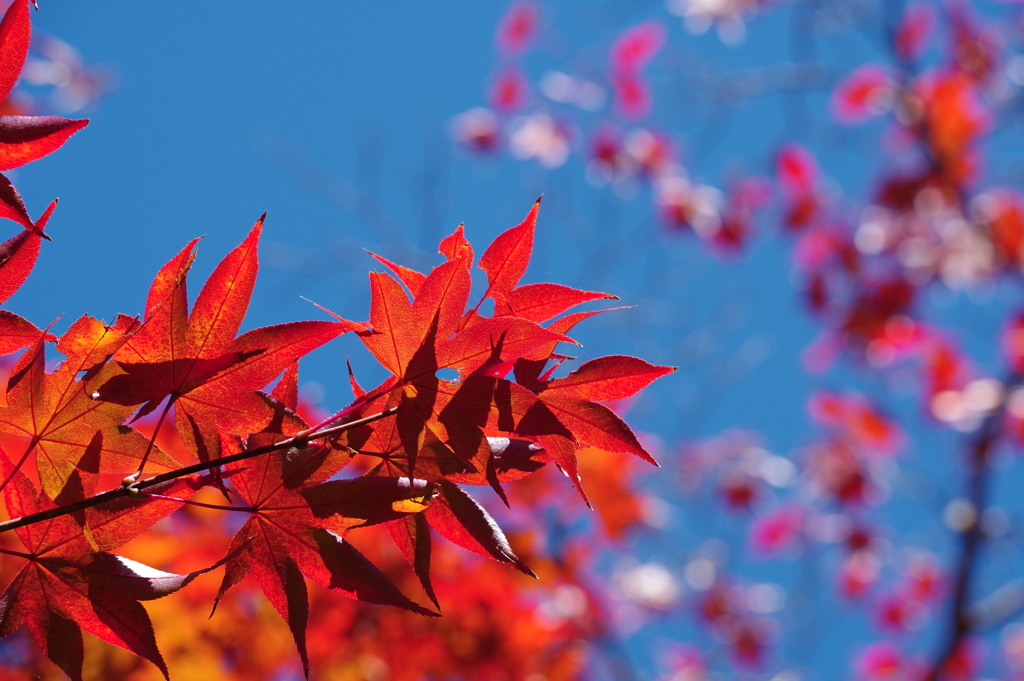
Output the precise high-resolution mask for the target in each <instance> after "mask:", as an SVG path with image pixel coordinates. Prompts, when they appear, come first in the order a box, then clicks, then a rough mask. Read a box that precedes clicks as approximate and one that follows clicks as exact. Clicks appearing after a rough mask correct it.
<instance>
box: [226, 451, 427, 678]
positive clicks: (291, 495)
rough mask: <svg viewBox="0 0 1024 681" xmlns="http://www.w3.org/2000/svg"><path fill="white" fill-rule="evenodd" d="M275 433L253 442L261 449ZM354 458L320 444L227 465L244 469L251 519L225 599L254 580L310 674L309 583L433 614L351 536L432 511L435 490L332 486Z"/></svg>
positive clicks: (399, 485) (364, 482)
mask: <svg viewBox="0 0 1024 681" xmlns="http://www.w3.org/2000/svg"><path fill="white" fill-rule="evenodd" d="M277 437H279V436H277V435H275V434H258V435H254V436H251V437H250V438H249V441H248V443H247V444H248V446H249V447H250V448H252V447H259V446H261V445H263V444H266V443H268V442H269V441H273V440H274V439H276V438H277ZM349 458H350V455H349V454H347V453H343V452H341V451H339V450H334V449H331V448H329V447H323V446H313V447H308V448H305V449H300V450H295V449H293V450H289V451H287V452H275V453H272V454H269V455H264V456H260V457H257V458H255V459H251V460H249V461H246V462H245V465H244V468H243V467H242V466H239V465H238V464H232V465H231V466H229V467H226V468H227V469H228V470H241V472H240V473H238V474H236V475H234V476H233V477H232V478H231V483H232V485H233V487H234V488H235V490H237V492H238V494H239V495H240V496H241V497H242V499H243V500H244V501H245V502H246V504H247V506H245V507H242V508H241V509H240V510H242V511H244V512H246V513H248V514H249V518H248V519H247V520H246V521H245V523H244V524H243V525H242V527H241V529H239V530H238V532H237V533H236V534H235V538H234V539H233V540H232V544H231V551H234V552H237V555H235V557H233V558H231V559H230V560H229V561H228V564H227V569H226V571H225V574H224V580H223V582H222V583H221V587H220V591H219V593H218V595H217V600H220V599H221V598H222V597H223V596H224V594H225V593H226V592H227V591H228V589H230V588H231V587H232V586H233V585H235V584H237V583H238V582H239V581H241V580H242V579H243V578H244V577H245V576H246V575H247V574H250V573H251V574H252V575H253V576H254V577H255V578H256V581H257V582H258V583H259V585H260V588H261V589H262V590H263V593H264V594H266V596H267V598H268V599H269V600H270V602H271V604H272V605H273V606H274V608H275V609H276V610H277V611H278V613H280V614H281V616H282V617H283V618H284V619H285V621H286V622H287V623H288V626H289V628H290V629H291V631H292V635H293V637H294V639H295V645H296V647H297V648H298V651H299V655H300V657H301V658H302V665H303V669H304V670H305V671H306V673H307V675H308V673H309V659H308V655H307V653H306V622H307V619H308V616H309V605H308V599H307V595H306V585H305V579H304V577H308V578H310V579H312V580H314V581H316V582H318V583H319V584H321V585H323V586H325V587H327V588H329V589H332V590H335V591H339V592H341V593H344V594H345V595H347V596H349V597H351V598H355V599H358V600H363V601H368V602H370V603H381V604H386V605H395V606H398V607H401V608H405V609H407V610H411V611H413V612H418V613H420V614H424V615H431V614H433V613H431V612H430V611H429V610H426V609H424V608H423V607H421V606H419V605H417V604H415V603H413V602H412V601H410V600H409V599H408V598H407V597H406V596H405V595H403V594H402V592H401V591H399V589H398V587H396V586H395V585H394V584H393V583H392V582H391V580H390V579H388V578H387V577H386V576H385V575H384V573H382V572H381V571H380V570H378V569H377V568H376V567H375V566H373V564H372V563H370V562H369V561H367V560H366V559H365V558H364V557H363V556H362V555H361V554H360V553H359V552H358V551H356V549H355V548H353V547H352V545H351V544H349V543H348V542H346V541H345V540H344V539H343V535H344V534H345V533H346V532H347V531H348V530H349V529H351V528H353V527H357V526H362V525H366V524H374V523H380V522H387V521H390V520H394V519H396V518H399V517H401V516H403V515H405V514H408V513H418V512H419V511H421V510H423V508H425V507H427V506H429V504H430V502H431V500H432V497H433V486H432V485H430V484H429V483H427V482H425V481H423V480H410V479H409V478H373V477H369V478H367V477H363V478H356V479H354V480H330V481H327V478H329V477H330V476H331V475H333V474H334V473H336V472H337V471H338V470H339V469H340V468H341V467H342V466H344V465H345V464H346V463H347V462H348V460H349Z"/></svg>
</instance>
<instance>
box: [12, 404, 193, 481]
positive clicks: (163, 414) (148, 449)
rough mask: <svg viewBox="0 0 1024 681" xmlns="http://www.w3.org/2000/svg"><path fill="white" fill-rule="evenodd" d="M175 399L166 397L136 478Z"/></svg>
mask: <svg viewBox="0 0 1024 681" xmlns="http://www.w3.org/2000/svg"><path fill="white" fill-rule="evenodd" d="M175 399H176V397H175V396H174V395H172V396H171V397H170V398H168V400H167V404H165V405H164V410H163V411H162V412H160V418H159V419H157V421H156V428H154V429H153V434H152V435H151V436H150V437H149V446H147V447H146V453H145V454H143V455H142V461H141V462H140V463H139V470H137V471H136V472H135V479H136V480H138V479H139V478H141V477H142V469H143V468H145V467H146V462H147V461H149V455H150V453H151V452H152V451H153V447H154V445H156V438H157V436H158V435H160V426H162V425H164V419H165V418H167V412H169V411H170V410H171V405H172V404H174V400H175ZM0 489H2V488H0Z"/></svg>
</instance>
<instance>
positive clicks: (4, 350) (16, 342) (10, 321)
mask: <svg viewBox="0 0 1024 681" xmlns="http://www.w3.org/2000/svg"><path fill="white" fill-rule="evenodd" d="M41 333H42V332H41V331H40V330H39V329H37V328H36V327H35V325H34V324H32V322H30V321H28V320H27V319H24V318H22V317H19V316H18V315H16V314H14V313H13V312H8V311H7V310H0V355H9V354H10V353H12V352H14V351H15V350H21V349H22V348H27V347H28V346H30V345H32V343H34V342H35V340H36V339H37V338H39V334H41ZM55 340H56V339H55Z"/></svg>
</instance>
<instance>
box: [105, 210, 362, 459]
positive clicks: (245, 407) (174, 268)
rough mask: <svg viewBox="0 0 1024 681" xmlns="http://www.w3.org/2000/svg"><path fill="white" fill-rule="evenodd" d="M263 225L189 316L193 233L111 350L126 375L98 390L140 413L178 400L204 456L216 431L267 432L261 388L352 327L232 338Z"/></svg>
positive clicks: (182, 421) (186, 430)
mask: <svg viewBox="0 0 1024 681" xmlns="http://www.w3.org/2000/svg"><path fill="white" fill-rule="evenodd" d="M262 228H263V218H262V217H261V218H260V219H259V220H258V221H257V222H256V224H255V225H254V226H253V228H252V230H251V231H250V233H249V236H248V237H247V238H246V239H245V241H243V242H242V243H241V245H239V246H238V247H237V248H236V249H234V250H233V251H232V252H231V253H229V254H228V255H227V256H225V258H224V259H223V260H222V261H221V263H220V264H219V265H218V266H217V268H216V269H215V270H214V271H213V273H212V274H211V275H210V278H209V279H208V280H207V282H206V284H205V286H203V289H202V291H200V293H199V297H198V298H197V299H196V302H195V305H194V306H193V308H192V312H191V314H189V311H188V295H187V289H186V277H187V273H188V270H189V268H190V267H191V265H192V261H193V259H194V258H195V245H196V243H197V240H194V241H192V242H190V243H189V244H188V245H187V246H186V247H185V248H184V249H183V250H182V251H181V252H180V253H179V254H178V255H177V256H176V257H175V258H173V259H172V260H171V261H170V262H168V263H167V264H166V265H164V267H163V268H162V269H161V270H160V272H159V273H158V274H157V276H156V279H155V280H154V281H153V285H152V287H151V288H150V292H149V298H148V300H147V303H146V316H145V320H144V323H143V325H142V328H141V329H140V330H139V331H138V332H137V333H135V334H134V335H132V337H131V338H130V339H129V340H128V341H127V342H126V343H125V344H124V345H123V346H122V347H121V348H120V349H119V350H118V352H117V353H115V355H114V360H115V362H116V364H115V366H116V367H117V371H119V372H120V373H119V374H118V375H115V376H112V377H111V378H110V379H109V380H108V381H107V382H106V383H104V384H103V385H102V386H101V387H100V388H99V391H98V392H99V398H100V399H101V400H105V401H108V402H113V403H116V404H122V405H126V406H135V405H139V404H141V405H142V407H141V409H140V410H139V415H140V416H141V415H145V414H147V413H149V412H151V411H152V410H153V409H155V408H156V407H157V406H158V405H159V403H160V402H161V401H162V400H164V399H165V398H169V399H168V406H167V407H165V412H164V413H166V410H167V409H168V408H169V406H170V405H171V404H174V406H175V420H176V423H177V426H178V432H179V434H180V435H181V436H182V438H183V440H184V441H185V443H186V445H187V446H188V447H189V450H190V451H191V452H192V453H193V454H194V455H195V456H197V457H198V458H199V459H200V460H201V461H209V460H211V459H213V458H217V455H218V454H217V452H218V449H219V446H220V441H219V437H218V435H217V432H218V430H219V431H222V432H233V433H250V432H258V431H260V430H262V429H263V428H264V427H265V426H266V425H267V423H268V422H269V420H270V418H271V415H272V410H271V409H270V407H269V406H268V405H267V403H266V402H265V401H264V399H263V398H262V397H261V395H260V393H258V392H256V391H257V390H259V389H260V388H262V387H264V386H265V385H266V384H267V383H269V382H270V381H272V380H273V379H274V378H275V377H276V376H278V375H280V373H281V371H282V370H283V369H285V367H287V366H289V365H290V364H291V363H292V362H294V361H295V360H296V359H297V358H299V357H301V356H303V355H305V354H306V353H308V352H310V351H311V350H313V349H315V348H317V347H319V346H320V345H323V344H324V343H326V342H327V341H329V340H332V339H333V338H335V337H337V336H338V335H340V334H342V333H344V332H345V331H348V330H351V328H352V327H351V326H350V325H346V324H343V323H335V322H316V321H310V322H293V323H291V324H280V325H277V326H271V327H266V328H261V329H255V330H253V331H249V332H247V333H245V334H243V335H241V336H239V337H238V338H236V337H235V334H236V333H237V332H238V329H239V327H240V326H241V324H242V319H243V318H244V316H245V312H246V310H247V308H248V305H249V298H250V297H251V295H252V290H253V286H254V285H255V281H256V272H257V269H258V263H257V246H258V243H259V237H260V233H261V231H262ZM136 418H138V417H136Z"/></svg>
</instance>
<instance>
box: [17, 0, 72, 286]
mask: <svg viewBox="0 0 1024 681" xmlns="http://www.w3.org/2000/svg"><path fill="white" fill-rule="evenodd" d="M31 34H32V26H31V18H30V16H29V8H28V0H14V2H12V3H11V4H10V6H9V7H8V8H7V11H6V12H5V14H4V18H3V20H2V21H0V101H2V100H4V99H5V98H6V97H7V96H8V95H9V94H10V92H11V90H12V89H13V88H14V84H15V82H17V80H18V76H19V75H20V74H21V70H22V68H23V67H24V66H25V58H26V57H27V55H28V47H29V43H30V42H31ZM88 124H89V121H88V120H70V119H67V118H59V117H57V116H0V170H10V169H11V168H17V167H18V166H23V165H25V164H26V163H29V162H31V161H35V160H36V159H39V158H42V157H43V156H46V155H47V154H50V153H52V152H54V151H56V150H57V149H59V148H60V147H61V146H62V145H63V144H64V142H66V141H67V140H68V138H69V137H71V135H73V134H75V133H76V132H78V131H79V130H81V129H82V128H84V127H85V126H86V125H88ZM0 217H4V218H8V219H10V220H14V221H16V222H18V223H19V224H21V225H22V226H24V227H25V228H26V229H28V230H32V231H38V232H40V233H41V232H42V227H41V226H40V227H39V228H38V230H37V229H36V227H35V226H34V225H33V223H32V219H31V218H30V217H29V216H28V211H27V210H26V209H25V204H24V202H23V201H22V200H21V195H20V194H19V193H18V191H17V190H16V189H15V188H14V186H13V185H11V183H10V181H9V180H8V179H7V178H6V177H4V176H3V175H0ZM36 247H37V248H38V244H36ZM30 269H31V268H30Z"/></svg>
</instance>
